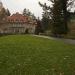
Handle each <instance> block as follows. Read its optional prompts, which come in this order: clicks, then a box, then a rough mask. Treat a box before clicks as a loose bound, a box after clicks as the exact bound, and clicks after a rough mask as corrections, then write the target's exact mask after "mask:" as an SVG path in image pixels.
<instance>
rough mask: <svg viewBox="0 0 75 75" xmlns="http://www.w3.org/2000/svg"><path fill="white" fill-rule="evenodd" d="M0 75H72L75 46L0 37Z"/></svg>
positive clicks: (40, 40) (74, 74)
mask: <svg viewBox="0 0 75 75" xmlns="http://www.w3.org/2000/svg"><path fill="white" fill-rule="evenodd" d="M0 75H75V45H70V44H64V42H61V41H55V40H49V39H44V38H38V37H34V36H31V35H10V36H3V37H0Z"/></svg>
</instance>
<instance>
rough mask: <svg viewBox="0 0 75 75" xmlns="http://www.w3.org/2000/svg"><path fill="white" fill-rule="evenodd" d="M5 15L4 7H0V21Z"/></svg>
mask: <svg viewBox="0 0 75 75" xmlns="http://www.w3.org/2000/svg"><path fill="white" fill-rule="evenodd" d="M5 17H6V10H5V8H2V10H1V11H0V21H2V20H3V19H4V18H5Z"/></svg>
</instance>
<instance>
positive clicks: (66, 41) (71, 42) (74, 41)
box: [33, 35, 75, 44]
mask: <svg viewBox="0 0 75 75" xmlns="http://www.w3.org/2000/svg"><path fill="white" fill-rule="evenodd" d="M33 36H36V37H42V38H47V39H52V40H61V41H64V42H65V43H69V44H75V40H72V39H64V38H54V37H49V36H42V35H33Z"/></svg>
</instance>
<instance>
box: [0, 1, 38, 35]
mask: <svg viewBox="0 0 75 75" xmlns="http://www.w3.org/2000/svg"><path fill="white" fill-rule="evenodd" d="M2 8H3V4H2V2H0V10H1V9H2ZM36 25H37V23H36V19H34V20H33V19H32V18H31V17H30V16H24V15H22V14H19V13H18V12H17V13H15V14H12V15H11V16H7V17H6V18H5V21H3V22H1V23H0V33H1V34H3V33H4V34H22V33H26V32H28V33H30V34H34V33H35V28H36Z"/></svg>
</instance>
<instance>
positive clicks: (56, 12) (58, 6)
mask: <svg viewBox="0 0 75 75" xmlns="http://www.w3.org/2000/svg"><path fill="white" fill-rule="evenodd" d="M49 1H50V2H52V7H50V6H47V5H46V3H45V4H44V5H43V4H41V3H40V2H39V4H40V6H41V7H43V9H44V8H45V9H46V10H49V11H50V18H51V32H52V34H54V35H62V34H67V32H68V20H69V16H70V14H69V13H68V10H71V8H70V9H68V7H71V6H72V5H73V3H74V0H70V2H69V0H49Z"/></svg>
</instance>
